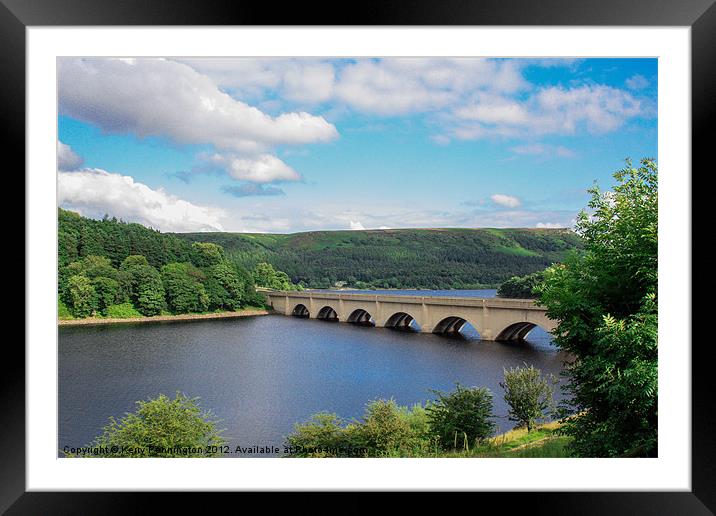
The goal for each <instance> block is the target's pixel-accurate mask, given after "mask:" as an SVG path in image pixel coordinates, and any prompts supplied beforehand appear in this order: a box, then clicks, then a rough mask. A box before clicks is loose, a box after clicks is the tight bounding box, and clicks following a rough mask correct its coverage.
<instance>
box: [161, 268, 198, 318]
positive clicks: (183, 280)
mask: <svg viewBox="0 0 716 516" xmlns="http://www.w3.org/2000/svg"><path fill="white" fill-rule="evenodd" d="M161 274H162V284H163V285H164V291H165V293H166V299H167V304H168V305H169V309H170V310H171V311H172V312H174V313H186V312H202V311H204V310H206V309H207V308H208V306H209V296H208V295H207V294H206V290H205V289H204V285H203V284H202V283H201V282H202V280H203V279H205V277H204V274H203V273H202V272H201V271H200V270H199V269H197V268H196V267H194V266H193V265H192V264H190V263H170V264H167V265H165V266H164V267H162V271H161Z"/></svg>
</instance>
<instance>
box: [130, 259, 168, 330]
mask: <svg viewBox="0 0 716 516" xmlns="http://www.w3.org/2000/svg"><path fill="white" fill-rule="evenodd" d="M120 272H122V273H123V274H122V275H121V278H122V279H123V280H124V281H126V282H127V283H126V284H125V286H124V288H125V289H126V291H127V292H128V294H129V298H130V300H131V301H132V303H133V304H134V306H135V307H136V308H137V310H139V311H140V312H141V313H142V314H143V315H150V316H151V315H158V314H160V313H161V311H162V309H163V308H164V286H163V285H162V278H161V276H160V274H159V271H158V270H157V269H155V268H154V267H152V266H151V265H149V262H148V261H147V259H146V258H145V257H144V256H141V255H132V256H128V257H127V258H125V259H124V261H123V262H122V265H121V267H120Z"/></svg>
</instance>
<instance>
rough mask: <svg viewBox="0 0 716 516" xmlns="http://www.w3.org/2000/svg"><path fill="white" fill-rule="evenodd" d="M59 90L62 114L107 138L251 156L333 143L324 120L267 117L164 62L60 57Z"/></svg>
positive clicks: (293, 115) (203, 78)
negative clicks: (160, 139)
mask: <svg viewBox="0 0 716 516" xmlns="http://www.w3.org/2000/svg"><path fill="white" fill-rule="evenodd" d="M58 90H59V104H60V112H61V113H63V114H66V115H68V116H71V117H73V118H77V119H80V120H83V121H87V122H91V123H93V124H96V125H98V126H99V127H100V128H102V129H103V130H104V131H107V132H110V133H133V134H136V135H138V136H140V137H146V136H166V137H169V138H171V139H172V140H174V141H176V142H178V143H184V144H207V143H208V144H212V145H214V146H216V147H217V148H220V149H231V150H235V151H251V152H257V151H263V150H265V149H266V148H267V147H270V146H273V145H279V144H306V143H315V142H326V141H330V140H333V139H335V138H337V137H338V132H337V131H336V128H335V127H334V126H333V125H332V124H330V123H328V122H327V121H326V120H325V119H324V118H323V117H320V116H314V115H311V114H309V113H306V112H289V113H283V114H281V115H278V116H276V117H272V116H270V115H267V114H266V113H264V112H262V111H261V110H259V109H257V108H255V107H252V106H250V105H248V104H246V103H244V102H241V101H238V100H235V99H234V98H232V97H231V96H229V95H228V94H227V93H224V92H222V91H220V90H219V89H218V88H217V86H216V85H215V84H214V82H213V81H212V80H211V79H210V78H209V77H207V76H205V75H202V74H200V73H198V72H196V71H195V70H194V69H193V68H191V67H190V66H187V65H185V64H182V63H178V62H175V61H170V60H165V59H155V58H139V59H135V60H134V62H133V63H130V62H127V61H126V60H120V59H107V58H103V59H75V58H67V59H60V60H59V61H58Z"/></svg>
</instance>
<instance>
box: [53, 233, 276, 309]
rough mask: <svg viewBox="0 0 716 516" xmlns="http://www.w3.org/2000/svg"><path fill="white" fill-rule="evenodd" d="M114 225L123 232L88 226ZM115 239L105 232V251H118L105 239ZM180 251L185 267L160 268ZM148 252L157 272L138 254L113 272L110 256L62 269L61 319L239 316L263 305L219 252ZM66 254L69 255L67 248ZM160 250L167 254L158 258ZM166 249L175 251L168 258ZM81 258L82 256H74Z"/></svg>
mask: <svg viewBox="0 0 716 516" xmlns="http://www.w3.org/2000/svg"><path fill="white" fill-rule="evenodd" d="M84 220H87V219H84ZM112 225H116V226H118V227H120V228H122V226H123V225H122V224H120V223H117V222H111V221H109V222H108V221H103V222H102V223H101V224H100V225H92V224H88V226H89V227H94V228H95V229H97V227H105V228H107V227H110V228H111V226H112ZM126 226H130V225H126ZM145 229H146V228H145ZM146 231H151V230H146ZM65 234H68V233H67V232H66V233H65ZM80 234H82V232H80ZM118 234H120V233H116V232H114V231H113V230H112V229H110V230H109V231H105V232H104V235H105V236H104V237H103V240H102V242H103V246H109V247H110V248H113V249H116V248H117V246H112V245H111V244H112V241H111V238H110V237H107V235H115V236H116V235H118ZM132 234H138V233H135V232H132ZM160 235H161V234H157V235H154V238H155V240H154V242H155V244H156V243H157V242H161V237H160ZM128 241H131V239H128ZM143 241H144V242H145V243H146V242H150V241H151V240H150V239H149V238H147V239H143ZM183 246H186V247H187V249H183V250H182V253H183V254H181V255H180V256H182V257H184V258H185V259H186V261H182V262H176V261H170V262H168V263H163V262H162V260H171V259H172V258H175V257H176V256H177V254H174V251H176V250H180V249H182V247H183ZM130 248H131V246H130ZM147 248H151V249H154V250H155V251H156V252H155V253H154V255H153V256H154V257H155V259H156V260H159V262H158V263H159V267H155V266H154V265H152V264H151V263H150V262H149V259H148V258H147V257H146V256H143V255H139V254H130V255H128V256H125V257H124V258H123V259H122V260H121V262H119V264H118V266H115V265H114V264H113V262H112V259H111V258H110V257H108V256H100V255H93V254H90V255H87V256H83V257H82V258H79V259H77V260H75V261H72V262H70V263H68V264H66V265H64V266H60V268H59V274H58V277H59V284H58V291H59V302H60V309H59V312H60V316H61V317H67V316H70V315H71V316H74V317H77V318H82V317H89V316H92V315H100V316H105V317H131V316H138V315H145V316H152V315H159V314H161V313H172V314H180V313H192V312H205V311H216V310H237V309H239V308H241V307H244V306H261V305H263V303H264V300H263V298H262V297H261V296H260V295H259V294H257V293H256V290H255V288H254V282H253V278H252V276H251V274H249V273H248V272H247V271H246V270H245V269H243V268H242V267H239V266H237V265H236V264H234V263H232V262H229V261H228V260H227V259H226V256H225V255H224V250H223V249H222V248H221V246H218V245H216V244H211V243H204V242H195V243H193V244H188V243H186V242H182V243H181V244H180V245H177V246H173V247H172V246H162V245H160V244H157V245H152V246H148V247H147ZM65 249H66V250H67V247H66V248H65ZM83 249H84V248H83ZM92 249H93V251H94V252H103V251H105V247H102V246H94V247H93V248H92ZM160 249H164V250H165V252H163V253H162V252H159V250H160ZM166 249H174V251H172V252H171V253H169V252H166ZM75 251H77V250H75ZM80 255H81V251H80V252H77V254H75V256H80Z"/></svg>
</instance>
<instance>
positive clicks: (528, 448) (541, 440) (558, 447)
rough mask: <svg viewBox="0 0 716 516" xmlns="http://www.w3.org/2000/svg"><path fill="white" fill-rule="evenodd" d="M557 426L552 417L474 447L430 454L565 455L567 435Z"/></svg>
mask: <svg viewBox="0 0 716 516" xmlns="http://www.w3.org/2000/svg"><path fill="white" fill-rule="evenodd" d="M560 426H561V423H560V422H559V421H554V422H551V423H546V424H543V425H539V426H538V427H537V428H535V429H533V430H532V431H531V432H529V433H528V432H527V429H526V428H517V429H514V430H510V431H509V432H506V433H504V434H500V435H498V436H495V437H493V438H492V439H490V440H489V441H487V442H486V443H484V444H481V445H480V446H478V447H476V448H473V449H470V450H462V451H456V452H438V453H436V454H435V455H433V456H434V457H458V458H460V457H462V458H468V457H484V458H489V457H492V458H511V457H512V458H518V457H522V458H529V457H543V458H546V457H549V458H558V457H569V456H570V455H569V454H568V452H567V445H568V444H569V440H570V439H571V438H570V437H566V436H564V435H560V434H559V433H558V432H557V430H558V429H559V427H560ZM459 444H460V443H459V442H458V445H459Z"/></svg>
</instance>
